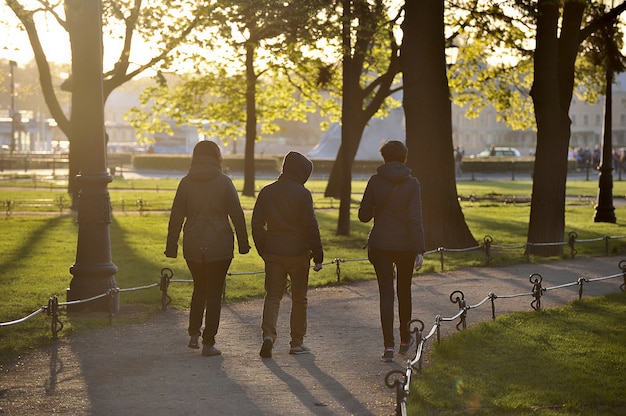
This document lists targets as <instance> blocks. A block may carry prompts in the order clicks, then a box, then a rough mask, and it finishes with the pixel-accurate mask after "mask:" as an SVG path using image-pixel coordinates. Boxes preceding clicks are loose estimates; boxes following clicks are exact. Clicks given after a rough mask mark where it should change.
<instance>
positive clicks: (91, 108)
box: [66, 0, 119, 311]
mask: <svg viewBox="0 0 626 416" xmlns="http://www.w3.org/2000/svg"><path fill="white" fill-rule="evenodd" d="M68 4H69V9H68V10H67V12H66V15H67V20H68V24H69V26H71V27H72V29H73V30H75V32H74V36H71V37H70V39H71V43H72V80H73V86H74V88H72V116H71V123H72V137H71V140H73V141H74V144H76V146H73V147H72V154H71V155H70V157H75V158H78V160H79V161H80V173H79V174H78V175H77V176H76V178H77V181H78V183H79V187H80V191H79V192H78V245H77V249H76V262H75V263H74V265H73V266H72V267H71V268H70V273H71V274H72V275H73V276H74V277H73V278H72V281H71V283H70V287H69V289H68V290H67V300H68V301H73V300H79V299H88V298H91V297H95V296H97V295H101V294H103V293H109V295H110V296H107V297H103V298H99V299H98V300H96V301H92V302H86V303H78V304H75V305H72V306H73V307H72V310H74V311H77V310H100V311H108V310H110V308H111V307H112V308H113V310H114V311H117V310H118V309H119V293H118V292H117V290H116V289H117V284H116V282H115V273H116V272H117V266H115V264H113V262H112V259H111V241H110V235H109V227H110V224H111V201H110V197H109V192H108V190H107V184H108V183H109V182H111V180H112V178H111V176H110V175H109V173H108V171H107V169H106V152H105V134H104V94H103V89H102V28H101V19H102V17H101V9H100V0H80V1H72V2H68Z"/></svg>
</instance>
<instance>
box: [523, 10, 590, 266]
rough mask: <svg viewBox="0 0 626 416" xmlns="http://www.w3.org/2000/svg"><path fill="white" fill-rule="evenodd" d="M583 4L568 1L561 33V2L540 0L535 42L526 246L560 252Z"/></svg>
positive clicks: (539, 251) (544, 253)
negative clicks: (532, 159)
mask: <svg viewBox="0 0 626 416" xmlns="http://www.w3.org/2000/svg"><path fill="white" fill-rule="evenodd" d="M584 9H585V5H584V4H583V3H580V2H578V1H575V0H574V1H567V2H566V3H565V6H564V12H563V19H562V20H563V21H562V25H561V38H560V39H559V38H558V35H557V33H558V32H557V31H558V23H559V18H560V15H559V6H558V4H557V3H555V2H553V1H551V0H539V1H538V2H537V11H538V13H537V35H536V39H537V44H536V47H535V58H534V59H535V60H534V81H533V87H532V90H531V96H532V99H533V103H534V106H535V117H536V120H537V150H536V155H535V167H534V171H533V190H532V201H531V207H530V220H529V225H528V243H529V246H528V252H529V253H530V254H534V255H539V256H558V255H560V254H561V253H562V251H563V246H562V245H550V244H553V243H561V242H563V239H564V234H565V189H566V183H567V151H568V146H569V137H570V119H569V107H570V104H571V100H572V92H573V87H574V63H575V60H576V55H577V51H578V46H579V44H580V36H579V33H580V25H581V22H582V16H583V13H584Z"/></svg>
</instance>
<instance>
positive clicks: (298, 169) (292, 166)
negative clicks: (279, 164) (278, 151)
mask: <svg viewBox="0 0 626 416" xmlns="http://www.w3.org/2000/svg"><path fill="white" fill-rule="evenodd" d="M312 172H313V162H311V161H310V160H309V159H307V158H306V156H304V155H303V154H302V153H298V152H289V153H287V154H286V155H285V158H284V159H283V169H282V174H281V176H287V177H289V178H291V179H294V180H296V181H298V182H300V183H301V184H304V183H305V182H306V181H307V180H309V177H310V176H311V173H312Z"/></svg>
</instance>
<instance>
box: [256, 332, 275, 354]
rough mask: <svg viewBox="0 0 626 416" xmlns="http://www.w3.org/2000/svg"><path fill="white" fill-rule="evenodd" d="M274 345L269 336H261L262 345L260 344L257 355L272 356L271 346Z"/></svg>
mask: <svg viewBox="0 0 626 416" xmlns="http://www.w3.org/2000/svg"><path fill="white" fill-rule="evenodd" d="M273 346H274V340H273V339H272V338H271V337H265V338H263V345H261V352H260V353H259V355H260V356H261V357H262V358H272V347H273Z"/></svg>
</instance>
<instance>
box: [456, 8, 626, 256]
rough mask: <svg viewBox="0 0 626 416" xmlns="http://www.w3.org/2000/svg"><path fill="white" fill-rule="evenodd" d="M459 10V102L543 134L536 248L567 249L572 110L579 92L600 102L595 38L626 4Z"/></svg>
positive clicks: (532, 233) (534, 209) (533, 233)
mask: <svg viewBox="0 0 626 416" xmlns="http://www.w3.org/2000/svg"><path fill="white" fill-rule="evenodd" d="M453 4H454V6H455V7H456V9H454V10H456V11H457V12H459V13H457V14H448V15H447V16H448V17H449V18H454V19H455V20H454V21H455V22H456V23H457V26H456V27H458V28H459V30H458V36H457V39H456V45H457V46H459V48H458V55H457V59H456V63H455V65H453V70H452V74H451V76H450V80H451V81H450V85H451V86H452V87H453V91H454V97H455V99H456V100H457V102H460V103H462V104H467V105H468V106H469V108H470V115H471V114H473V113H474V114H475V113H476V112H478V111H480V109H481V108H483V107H484V106H485V105H486V104H492V105H494V106H495V107H496V109H497V110H498V112H499V115H500V117H501V118H502V119H503V120H505V121H506V122H507V123H508V124H509V125H511V126H513V127H517V128H528V127H533V128H536V130H537V148H536V157H535V166H534V172H533V178H534V180H533V192H532V202H531V213H530V220H529V229H528V242H529V243H557V242H561V241H562V240H563V236H564V232H565V184H566V181H567V154H568V147H569V138H570V133H571V131H570V123H571V120H570V118H569V108H570V104H571V101H572V97H573V94H574V92H576V93H577V94H579V95H580V97H581V98H584V99H587V100H589V101H595V99H596V98H597V97H598V94H599V93H600V91H602V88H603V85H604V83H605V81H604V73H605V69H604V67H603V66H602V65H600V64H599V63H598V61H597V59H594V54H593V53H592V50H593V46H592V45H593V37H592V35H593V34H594V33H596V32H597V31H598V30H600V29H601V28H604V27H607V25H609V26H610V25H611V24H612V22H613V21H614V19H615V18H616V17H617V16H619V15H620V14H621V13H622V11H623V10H624V8H625V7H626V6H625V3H622V4H620V5H619V6H617V7H615V8H613V9H612V10H610V11H608V12H607V11H605V10H604V6H603V5H602V4H601V3H593V2H583V1H578V0H565V1H563V2H557V1H553V0H539V1H536V2H528V1H524V0H516V1H514V2H499V1H484V0H468V1H463V0H459V1H456V2H454V3H453ZM450 16H453V17H450ZM488 58H499V59H496V60H493V59H492V60H491V61H489V59H488ZM529 115H532V117H529ZM561 251H562V246H560V245H550V244H548V245H530V246H529V252H531V253H533V254H536V255H546V256H548V255H558V254H560V253H561Z"/></svg>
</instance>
